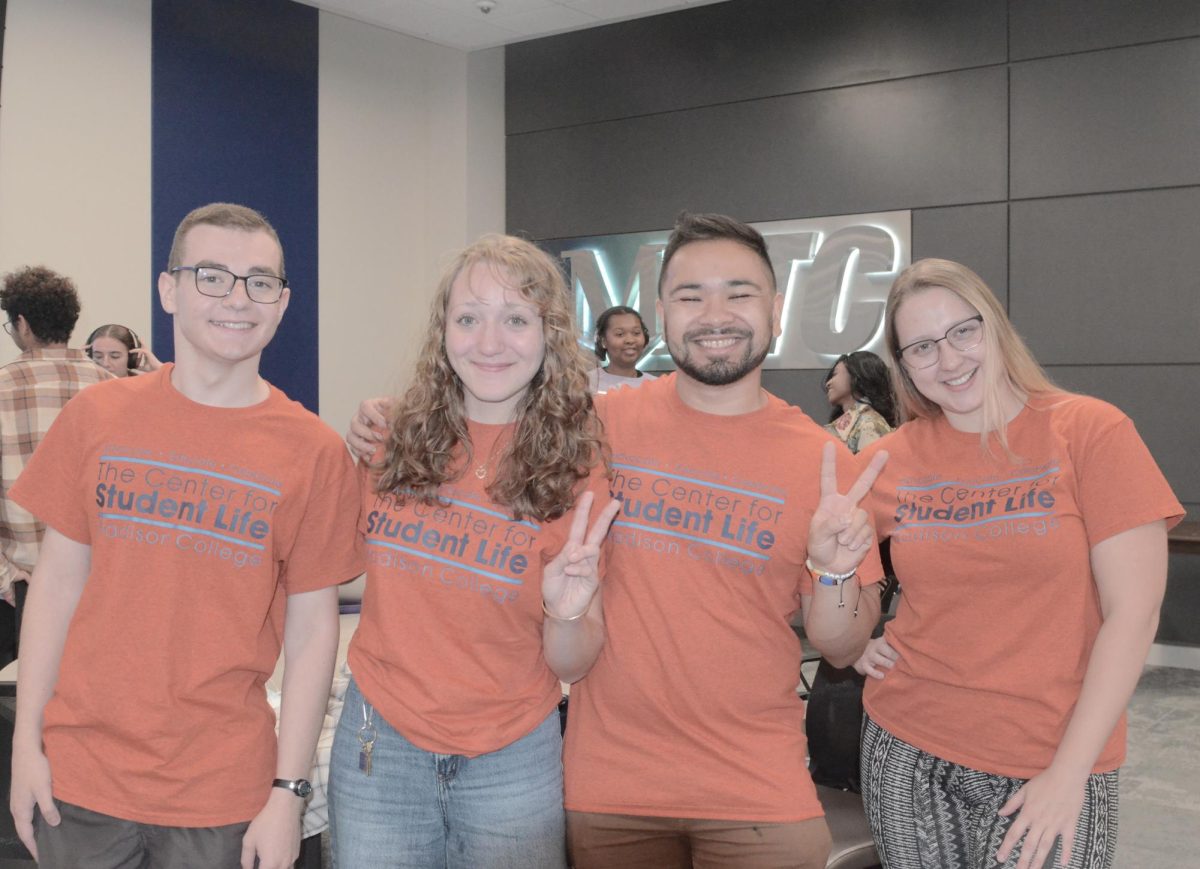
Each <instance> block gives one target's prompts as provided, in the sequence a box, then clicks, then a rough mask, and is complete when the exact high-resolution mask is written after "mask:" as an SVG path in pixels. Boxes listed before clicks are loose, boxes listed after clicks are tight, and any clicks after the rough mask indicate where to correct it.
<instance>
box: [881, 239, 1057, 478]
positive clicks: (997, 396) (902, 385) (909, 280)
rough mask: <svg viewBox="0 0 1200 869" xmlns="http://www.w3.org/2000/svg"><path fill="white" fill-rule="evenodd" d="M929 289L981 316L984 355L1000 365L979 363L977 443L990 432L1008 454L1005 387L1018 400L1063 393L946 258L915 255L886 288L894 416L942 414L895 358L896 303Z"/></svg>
mask: <svg viewBox="0 0 1200 869" xmlns="http://www.w3.org/2000/svg"><path fill="white" fill-rule="evenodd" d="M935 288H941V289H943V290H948V291H949V292H951V293H954V295H956V296H958V297H959V298H960V299H962V300H963V301H964V302H966V303H967V304H968V305H970V306H971V307H972V308H974V309H975V311H976V312H978V313H979V314H982V315H983V344H984V348H985V352H986V354H987V358H989V359H993V360H999V362H1000V364H999V365H988V366H985V367H984V372H985V374H984V381H983V427H982V430H981V431H980V433H979V438H980V443H981V445H982V446H983V447H984V449H985V450H986V449H988V439H989V437H990V436H991V435H995V437H996V440H997V441H999V443H1000V446H1001V447H1003V449H1004V451H1005V452H1006V453H1008V454H1009V455H1010V456H1012V451H1011V450H1010V449H1009V447H1008V432H1007V423H1006V421H1005V411H1004V401H1003V397H1004V393H1005V392H1006V391H1010V390H1011V391H1012V392H1013V393H1015V394H1016V395H1018V396H1019V397H1021V398H1022V400H1024V399H1025V398H1029V397H1040V396H1048V395H1062V396H1064V397H1065V396H1066V395H1068V393H1066V392H1064V391H1063V390H1062V389H1060V388H1059V387H1057V386H1055V385H1054V383H1053V381H1051V380H1050V378H1049V377H1048V376H1047V375H1046V372H1045V371H1043V370H1042V367H1041V366H1040V365H1038V363H1037V360H1036V359H1034V358H1033V354H1032V353H1030V352H1029V348H1028V347H1026V346H1025V342H1024V341H1023V340H1021V336H1020V335H1018V334H1017V331H1016V329H1014V328H1013V325H1012V322H1011V321H1010V320H1009V319H1008V315H1007V314H1006V313H1005V312H1004V309H1003V308H1002V307H1000V303H999V302H998V301H997V300H996V296H995V294H994V293H992V291H991V289H989V288H988V285H987V284H985V283H984V282H983V279H982V278H980V277H979V275H977V274H975V272H973V271H971V270H970V269H969V268H967V267H966V266H964V265H962V264H961V263H956V262H953V261H952V260H945V259H921V260H917V261H916V262H915V263H913V264H912V265H910V266H909V267H908V268H906V269H905V270H904V271H902V272H901V273H900V275H899V276H898V277H897V278H896V281H895V283H893V284H892V289H891V291H890V292H889V293H888V298H887V311H886V314H885V320H886V322H885V327H884V343H885V345H886V346H887V351H888V353H889V354H891V356H892V359H893V360H894V362H895V364H894V365H892V366H891V370H892V385H893V387H894V389H895V392H896V400H897V403H898V404H899V407H900V419H901V421H907V420H910V419H932V418H934V417H936V416H938V415H940V414H941V413H942V409H941V407H939V406H938V405H937V403H935V402H933V401H930V400H929V399H928V398H926V397H925V396H924V395H922V394H921V392H920V390H918V389H917V387H916V385H915V384H914V383H913V382H912V378H911V377H910V376H909V374H908V369H907V368H906V367H905V365H904V362H903V360H902V359H901V358H900V342H899V338H898V337H897V335H896V312H897V311H898V310H899V309H900V306H901V305H902V304H904V302H905V300H906V299H908V298H909V297H910V296H914V295H916V294H917V293H921V292H924V291H925V290H931V289H935Z"/></svg>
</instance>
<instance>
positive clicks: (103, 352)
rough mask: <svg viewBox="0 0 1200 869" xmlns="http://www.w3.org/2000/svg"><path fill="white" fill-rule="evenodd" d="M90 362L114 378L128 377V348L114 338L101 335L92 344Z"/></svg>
mask: <svg viewBox="0 0 1200 869" xmlns="http://www.w3.org/2000/svg"><path fill="white" fill-rule="evenodd" d="M91 353H92V361H93V362H95V363H96V364H97V365H99V366H100V367H101V368H103V369H104V370H105V371H107V372H108V373H109V374H112V375H113V376H114V377H128V376H129V348H128V347H126V346H125V345H124V344H123V343H122V342H120V341H118V340H117V339H116V338H111V337H109V336H108V335H101V336H100V337H99V338H97V339H96V340H94V341H93V342H92V350H91Z"/></svg>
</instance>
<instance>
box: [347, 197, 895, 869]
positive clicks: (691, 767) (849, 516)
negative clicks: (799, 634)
mask: <svg viewBox="0 0 1200 869" xmlns="http://www.w3.org/2000/svg"><path fill="white" fill-rule="evenodd" d="M782 306H783V297H782V296H780V295H779V293H778V292H777V290H776V287H775V279H774V272H773V269H772V267H771V262H770V259H769V258H768V256H767V249H766V244H765V242H764V240H763V238H762V236H761V235H760V234H759V233H758V232H757V231H756V230H754V229H753V228H751V227H749V226H747V225H745V224H743V223H740V222H738V221H736V220H733V219H732V218H729V217H725V216H722V215H711V214H696V215H691V214H683V215H681V216H680V218H679V220H678V222H677V223H676V226H675V230H674V232H672V234H671V237H670V240H669V241H668V243H667V247H666V250H665V251H664V253H663V266H662V272H661V275H660V278H659V287H658V314H659V321H660V322H661V323H662V325H663V329H664V332H665V336H666V342H667V347H668V349H669V350H670V353H671V357H672V358H673V359H674V360H675V364H676V366H677V368H678V370H677V371H676V372H675V373H674V374H671V375H669V376H666V377H662V378H659V379H658V380H656V381H654V382H653V383H648V384H646V385H645V386H643V387H642V388H641V389H636V390H617V391H615V392H614V393H612V394H610V395H606V396H602V397H600V398H598V399H597V406H598V407H599V409H600V413H601V415H602V416H603V417H604V421H605V435H606V438H607V440H608V442H609V445H610V447H611V450H612V465H613V479H612V485H611V489H612V495H613V497H614V498H618V499H620V500H621V502H622V508H621V512H620V514H618V516H617V519H616V520H615V521H614V523H613V526H612V529H611V530H610V532H609V535H608V541H607V546H606V549H605V554H606V557H607V559H608V572H607V579H606V580H605V583H604V586H603V587H602V589H601V591H602V592H603V614H604V621H605V630H606V634H607V637H606V638H605V640H604V645H603V647H602V648H601V649H600V652H599V657H598V658H597V660H596V663H595V665H594V666H593V667H592V669H591V671H590V672H589V673H588V675H587V676H586V677H584V678H583V679H582V680H581V681H579V682H578V683H576V684H575V686H574V687H573V688H572V692H571V710H570V715H569V726H568V727H567V732H566V741H565V745H564V754H563V764H564V771H565V800H564V802H565V806H566V809H567V826H568V844H569V848H570V852H571V862H572V864H573V865H574V866H575V867H576V869H610V867H611V869H618V867H619V869H631V867H644V869H687V867H692V866H704V867H729V869H733V867H737V869H766V867H772V869H774V867H779V869H782V867H802V869H823V867H824V866H825V861H826V859H827V856H828V853H829V847H830V837H829V831H828V828H827V827H826V825H825V821H824V818H823V817H822V815H823V812H822V809H821V804H820V802H819V801H818V800H817V795H816V790H815V788H814V786H813V783H812V779H811V778H810V777H809V774H808V771H807V768H806V765H805V757H806V743H805V738H804V706H803V703H802V702H801V701H800V700H799V699H798V698H797V696H796V685H797V683H798V681H799V668H800V657H801V650H800V645H799V642H798V641H797V639H796V635H795V634H794V633H793V631H792V629H791V626H790V623H789V622H790V619H791V617H792V616H793V615H794V614H795V612H796V610H797V608H799V609H801V610H802V612H803V617H804V625H805V630H806V633H807V636H808V638H809V641H810V642H811V643H812V644H813V645H814V647H816V648H817V649H819V650H820V651H821V652H822V654H824V655H825V656H826V657H827V658H829V659H830V661H831V662H832V663H833V664H834V665H835V666H845V665H848V664H850V663H852V662H853V661H854V660H855V659H856V657H857V655H858V654H859V653H860V651H861V650H862V649H863V648H864V647H865V645H866V642H867V639H868V637H869V636H870V632H871V629H872V628H873V627H874V625H875V623H876V620H877V617H878V613H879V596H878V587H877V586H876V585H875V584H874V583H875V582H876V581H877V580H878V579H879V578H880V577H881V576H882V572H883V571H882V569H881V567H880V565H879V560H878V556H877V553H876V550H875V548H874V547H873V546H871V545H870V540H871V536H872V535H871V530H870V527H869V526H868V525H865V524H864V522H863V520H864V518H865V517H863V516H862V514H861V511H860V510H858V509H857V502H858V500H859V499H860V498H861V497H862V496H863V495H864V494H865V493H866V491H867V490H868V489H869V488H870V484H871V482H873V480H874V477H875V475H876V474H877V473H878V470H879V468H880V467H882V464H883V461H879V462H878V463H877V464H874V465H872V466H871V467H870V468H869V469H868V470H867V471H866V472H864V474H863V475H862V477H860V478H859V480H858V481H857V482H856V483H855V484H854V486H853V487H851V488H850V489H849V491H848V493H847V494H845V495H842V494H839V492H838V486H837V480H838V479H839V478H840V479H842V480H849V479H853V459H852V457H851V456H850V453H849V452H848V451H847V450H846V449H845V447H844V446H842V445H841V444H837V445H836V446H835V445H834V444H833V441H834V440H835V439H834V438H833V436H832V435H830V434H829V433H828V432H826V431H824V430H823V429H822V428H821V427H820V426H819V425H817V424H816V423H814V422H813V421H812V420H811V419H809V418H808V416H806V415H805V414H804V413H803V412H802V411H801V410H800V409H798V408H795V407H791V406H789V405H787V404H786V403H785V402H783V401H781V400H779V399H778V398H775V397H774V396H772V395H770V394H768V393H767V392H766V391H765V390H764V389H763V388H762V365H763V361H764V360H765V359H766V356H767V353H768V351H769V349H770V344H771V340H772V339H773V338H774V337H776V336H778V335H779V321H780V314H781V311H782ZM378 411H379V408H378V406H377V405H376V406H371V405H370V403H368V404H367V405H364V406H363V408H362V409H361V410H360V413H359V415H358V417H356V420H355V422H354V423H352V428H351V434H350V437H349V441H350V444H351V446H352V447H353V448H355V450H356V451H358V452H359V453H360V454H362V453H364V452H367V451H368V450H371V449H373V447H374V441H373V440H371V433H370V430H369V429H368V428H367V427H365V426H364V425H363V419H368V420H374V421H375V422H377V423H378V422H380V421H381V420H382V417H381V416H380V415H379V412H378ZM884 460H886V456H884ZM864 556H865V557H864ZM806 562H807V569H806ZM860 562H861V564H860ZM810 571H811V573H810ZM859 576H861V577H862V579H861V581H860V579H859ZM597 598H599V593H597ZM595 608H596V604H595V603H594V604H593V609H595ZM580 633H581V634H582V633H583V632H580Z"/></svg>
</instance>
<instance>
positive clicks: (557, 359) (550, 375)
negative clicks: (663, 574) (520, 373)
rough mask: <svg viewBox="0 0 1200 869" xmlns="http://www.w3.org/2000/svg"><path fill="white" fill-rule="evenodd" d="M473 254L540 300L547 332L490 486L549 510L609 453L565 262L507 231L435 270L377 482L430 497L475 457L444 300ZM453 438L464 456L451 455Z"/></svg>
mask: <svg viewBox="0 0 1200 869" xmlns="http://www.w3.org/2000/svg"><path fill="white" fill-rule="evenodd" d="M479 263H482V264H485V265H487V266H488V267H489V268H491V269H492V270H493V273H494V274H495V275H496V276H497V277H498V278H499V279H500V280H501V282H502V283H504V284H505V285H507V286H509V287H510V288H511V289H512V290H513V291H514V292H516V293H518V294H519V295H520V296H521V298H522V299H523V300H525V301H526V302H528V303H530V304H531V305H533V306H534V307H535V308H536V309H537V311H538V313H539V314H540V315H541V317H542V329H543V335H544V338H545V357H544V359H543V361H542V365H541V367H540V368H539V370H538V371H537V373H536V374H535V375H534V377H533V380H531V381H530V383H529V389H528V391H527V392H526V394H525V396H524V397H523V398H522V399H521V401H520V404H519V405H518V406H517V410H516V414H515V423H516V430H515V432H514V433H513V437H512V441H511V443H510V444H509V445H508V446H507V448H505V450H504V452H503V453H502V454H501V457H500V460H499V462H498V467H497V472H496V476H495V478H494V480H493V482H492V483H491V484H489V485H488V487H487V492H488V495H489V496H490V497H491V498H492V500H494V501H495V502H496V503H498V504H502V505H504V506H505V507H508V508H509V509H510V510H511V511H512V513H513V515H514V516H515V517H516V518H518V519H523V518H526V517H529V518H533V519H536V520H538V521H545V520H548V519H554V518H557V517H558V516H561V515H563V514H564V513H565V512H566V511H567V510H569V509H571V507H572V506H574V503H575V488H576V485H577V483H578V482H579V480H581V479H583V478H585V477H587V476H588V474H589V473H590V471H591V469H592V468H593V467H595V466H596V465H598V464H601V463H605V464H607V460H606V457H605V455H604V450H603V445H602V442H601V439H600V428H601V426H600V421H599V419H598V418H597V417H596V412H595V408H594V406H593V404H592V396H591V394H590V393H589V391H588V372H589V370H590V368H591V365H589V363H588V362H587V360H586V357H585V356H584V354H583V352H582V350H580V348H579V344H578V342H577V334H576V328H575V318H574V315H573V313H572V306H571V299H570V296H569V293H568V290H567V285H566V281H565V280H564V279H563V274H562V271H561V270H560V269H559V267H558V265H557V264H556V263H555V262H554V261H553V260H552V259H550V257H549V256H548V255H547V254H546V253H544V252H543V251H541V250H539V249H538V248H537V247H535V246H534V245H533V244H530V243H529V242H527V241H525V240H523V239H519V238H514V237H512V236H507V235H485V236H484V237H482V238H480V239H479V240H478V241H476V242H475V243H474V244H472V245H471V246H470V247H468V248H467V249H466V250H464V251H463V252H462V253H460V254H459V255H458V256H457V257H456V258H455V259H454V261H453V262H452V263H451V264H450V266H449V267H448V268H447V269H446V272H445V274H443V275H442V279H441V282H440V283H439V284H438V289H437V294H436V295H435V296H434V299H433V305H432V309H431V311H430V316H429V328H428V330H427V332H426V336H425V344H424V346H423V347H422V349H421V355H420V359H419V360H418V362H417V370H416V375H415V377H414V378H413V382H412V384H411V385H410V386H409V387H408V390H407V392H406V393H405V394H404V397H403V398H402V399H401V400H400V402H399V403H398V405H397V409H396V411H395V413H394V415H393V418H392V420H391V426H390V435H389V438H388V441H387V453H386V456H385V459H384V466H383V472H382V475H381V477H380V481H379V491H380V492H390V493H392V494H393V495H395V496H396V498H397V499H399V500H401V501H403V500H404V499H406V498H409V497H411V498H414V499H416V500H418V501H421V502H423V503H426V504H432V503H435V502H437V500H438V489H439V488H440V487H441V486H442V485H443V484H445V483H447V482H450V481H452V480H455V479H458V478H459V477H461V476H462V473H463V471H464V470H465V468H466V467H467V464H469V463H470V461H471V459H472V456H473V447H472V444H471V440H470V436H469V434H468V431H467V415H466V410H465V405H464V399H463V385H462V381H461V380H460V379H459V377H458V375H457V374H456V373H455V372H454V369H453V368H452V367H451V365H450V360H449V357H448V356H447V355H446V309H447V306H448V304H449V299H450V288H451V286H452V285H453V284H454V281H455V280H456V279H457V278H458V276H459V275H460V274H462V273H463V272H465V271H467V270H469V269H470V268H471V267H472V266H474V265H476V264H479ZM460 444H461V445H462V447H463V448H464V450H465V452H466V463H462V462H459V463H456V462H455V452H456V447H458V446H459V445H460ZM606 470H607V468H606Z"/></svg>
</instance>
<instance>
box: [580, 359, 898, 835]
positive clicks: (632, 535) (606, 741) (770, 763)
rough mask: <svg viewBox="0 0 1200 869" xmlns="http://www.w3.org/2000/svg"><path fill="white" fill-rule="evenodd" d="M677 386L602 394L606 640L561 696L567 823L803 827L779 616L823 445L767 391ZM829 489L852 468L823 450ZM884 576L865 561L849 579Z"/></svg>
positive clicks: (787, 634) (800, 712) (807, 799)
mask: <svg viewBox="0 0 1200 869" xmlns="http://www.w3.org/2000/svg"><path fill="white" fill-rule="evenodd" d="M675 381H676V375H670V376H667V377H663V378H660V379H658V380H656V381H654V382H653V383H647V384H646V385H645V386H643V387H641V388H640V389H622V390H618V391H617V392H614V393H612V394H610V395H608V396H605V397H603V398H601V399H600V401H599V402H598V404H599V406H600V408H601V414H602V416H604V418H605V434H606V436H607V437H608V440H609V444H610V446H611V448H612V454H613V473H614V479H613V481H612V491H613V494H614V496H615V497H618V498H621V499H622V501H623V505H622V510H621V514H620V515H619V516H618V517H617V519H616V521H615V523H614V524H613V527H612V529H611V530H610V531H609V534H608V540H607V544H606V550H607V555H608V574H607V576H606V579H605V586H604V617H605V623H606V626H607V641H606V643H605V645H604V648H603V649H602V650H601V652H600V657H599V659H598V660H597V662H596V664H595V666H594V667H593V668H592V670H591V672H590V673H588V675H587V676H585V677H584V678H583V679H582V680H581V681H580V682H578V683H576V684H575V685H574V686H572V689H571V711H570V715H569V720H568V725H567V735H566V748H565V754H564V765H565V776H566V778H565V786H566V800H565V802H566V806H567V808H568V809H571V810H573V811H581V812H605V813H610V814H632V815H649V816H663V817H689V818H715V819H728V820H746V821H764V822H792V821H799V820H804V819H806V818H813V817H819V816H820V815H821V814H822V811H821V805H820V803H819V802H818V800H817V796H816V791H815V789H814V787H813V783H812V779H811V778H810V777H809V775H808V770H807V767H806V764H805V760H806V753H807V752H806V747H807V746H806V742H805V738H804V704H803V703H802V702H801V701H800V699H799V698H798V697H797V696H796V686H797V684H798V683H799V678H800V657H801V649H800V642H799V640H798V639H797V638H796V635H795V633H794V632H793V631H792V629H791V627H790V625H789V619H790V618H791V617H792V616H793V615H794V614H795V612H796V611H797V609H799V606H800V595H801V594H810V593H811V592H812V580H811V578H810V577H809V575H808V571H807V570H806V569H805V567H804V561H805V557H806V549H807V538H808V526H809V521H810V519H811V518H812V513H813V511H814V510H815V509H816V506H817V502H818V500H819V499H820V469H821V450H822V447H823V445H824V444H825V442H826V441H835V442H836V440H837V439H836V438H834V436H833V435H831V434H829V433H828V432H826V431H824V430H823V429H822V428H821V427H820V426H819V425H817V424H816V423H814V422H813V421H812V420H811V419H809V418H808V417H807V416H806V415H805V414H804V413H803V412H802V411H800V410H799V409H798V408H795V407H790V406H788V405H787V404H785V403H784V402H782V401H780V400H779V399H777V398H775V397H773V396H768V399H767V403H766V405H765V406H764V407H762V408H761V409H759V410H757V411H754V412H752V413H747V414H741V415H737V416H714V415H711V414H706V413H701V412H700V411H697V410H694V409H692V408H690V407H688V406H687V405H685V404H684V403H683V401H682V400H681V399H680V398H679V395H678V393H677V392H676V385H675ZM838 464H839V471H840V474H839V482H841V484H842V485H843V487H848V486H849V485H850V483H851V482H852V480H853V476H852V474H853V467H854V465H853V458H852V456H851V455H850V453H849V451H847V450H846V448H845V446H844V445H842V444H840V443H839V444H838ZM881 573H882V571H881V569H880V566H879V560H878V556H877V555H876V554H875V553H874V552H872V554H871V555H870V556H868V560H867V561H866V562H864V564H863V566H862V567H861V569H860V575H861V576H863V577H866V578H867V579H868V581H875V580H877V579H878V578H879V577H880V575H881Z"/></svg>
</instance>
